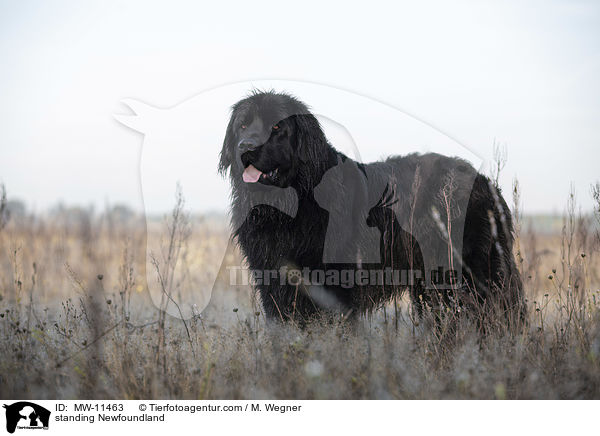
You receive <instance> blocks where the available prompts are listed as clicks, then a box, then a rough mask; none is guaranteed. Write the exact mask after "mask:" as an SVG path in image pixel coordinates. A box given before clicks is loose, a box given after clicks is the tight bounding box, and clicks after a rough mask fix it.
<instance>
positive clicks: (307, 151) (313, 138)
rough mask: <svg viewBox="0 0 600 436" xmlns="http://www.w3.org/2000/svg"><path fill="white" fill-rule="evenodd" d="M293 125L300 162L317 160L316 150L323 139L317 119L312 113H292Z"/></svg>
mask: <svg viewBox="0 0 600 436" xmlns="http://www.w3.org/2000/svg"><path fill="white" fill-rule="evenodd" d="M291 118H292V120H293V121H294V125H295V138H296V150H297V152H298V158H299V159H300V160H301V161H302V162H310V161H312V162H315V161H317V160H318V158H319V156H318V151H319V149H320V147H321V145H322V143H323V142H324V141H325V135H324V133H323V130H322V129H321V125H320V124H319V121H318V120H317V119H316V118H315V116H314V115H312V114H299V115H293V116H292V117H291Z"/></svg>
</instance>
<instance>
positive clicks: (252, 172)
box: [219, 92, 326, 188]
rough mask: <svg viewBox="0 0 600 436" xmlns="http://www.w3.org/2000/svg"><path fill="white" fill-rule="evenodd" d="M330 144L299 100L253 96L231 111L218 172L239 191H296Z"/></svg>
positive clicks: (273, 95)
mask: <svg viewBox="0 0 600 436" xmlns="http://www.w3.org/2000/svg"><path fill="white" fill-rule="evenodd" d="M325 142H326V139H325V136H324V134H323V131H322V129H321V126H320V125H319V122H318V121H317V119H316V118H315V117H314V116H313V115H312V114H311V113H310V112H309V110H308V108H307V107H306V105H305V104H304V103H302V102H300V101H299V100H297V99H296V98H294V97H292V96H290V95H287V94H280V93H275V92H254V93H253V94H251V95H250V96H249V97H247V98H245V99H243V100H241V101H239V102H238V103H236V104H235V105H234V106H233V108H232V114H231V119H230V121H229V125H228V126H227V132H226V134H225V140H224V142H223V149H222V150H221V156H220V162H219V172H221V174H224V173H225V172H226V171H227V170H228V169H229V170H230V174H231V178H232V181H233V183H234V184H235V185H237V186H246V187H254V186H257V185H258V186H259V185H271V186H277V187H281V188H286V187H288V186H293V185H294V182H295V181H296V180H297V179H298V178H299V175H300V174H301V173H302V172H303V167H305V166H306V164H307V163H309V162H310V163H309V165H312V166H314V165H315V163H316V162H317V161H318V160H319V149H320V148H323V144H324V143H325Z"/></svg>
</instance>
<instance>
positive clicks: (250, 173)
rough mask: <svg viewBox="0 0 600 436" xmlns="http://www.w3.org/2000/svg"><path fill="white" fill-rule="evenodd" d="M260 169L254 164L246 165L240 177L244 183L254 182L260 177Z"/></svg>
mask: <svg viewBox="0 0 600 436" xmlns="http://www.w3.org/2000/svg"><path fill="white" fill-rule="evenodd" d="M261 174H262V171H260V170H258V169H256V168H255V167H254V165H248V168H246V169H245V170H244V174H242V179H244V182H246V183H256V182H258V179H259V178H260V175H261Z"/></svg>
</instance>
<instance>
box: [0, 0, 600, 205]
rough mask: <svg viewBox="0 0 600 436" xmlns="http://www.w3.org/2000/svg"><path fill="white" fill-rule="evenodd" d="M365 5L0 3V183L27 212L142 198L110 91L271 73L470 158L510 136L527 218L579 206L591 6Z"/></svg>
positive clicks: (176, 90)
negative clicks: (358, 104) (449, 143)
mask: <svg viewBox="0 0 600 436" xmlns="http://www.w3.org/2000/svg"><path fill="white" fill-rule="evenodd" d="M361 4H362V5H363V6H362V7H359V6H358V5H356V6H355V5H351V4H350V2H346V3H339V5H337V6H329V5H326V4H325V2H323V1H318V2H309V1H303V2H301V3H299V2H295V6H293V5H292V4H285V5H284V3H283V2H280V1H279V2H259V1H252V2H245V3H239V4H235V3H226V2H210V4H209V3H207V4H206V5H201V4H200V3H198V2H196V3H195V4H192V3H180V2H175V1H169V2H164V3H162V4H159V3H156V4H155V3H151V2H148V1H140V2H127V3H117V2H114V3H113V2H108V1H103V2H96V3H95V4H92V3H91V2H75V1H73V2H58V1H55V2H4V1H0V59H1V60H2V61H1V62H2V64H1V68H0V111H1V112H0V180H2V181H3V182H4V183H5V184H6V187H7V189H8V192H9V196H11V197H16V198H20V199H22V200H24V201H25V202H26V203H27V204H28V206H30V207H32V208H34V209H35V210H38V211H40V210H44V209H46V208H47V207H50V206H52V205H53V204H55V203H56V202H58V201H63V202H65V203H67V204H80V205H87V204H95V205H96V207H103V206H104V204H106V203H107V202H110V203H113V204H114V203H126V204H129V205H131V206H134V207H137V208H141V207H142V199H141V189H140V174H139V170H138V168H139V159H140V157H139V156H140V148H141V144H142V136H141V135H139V134H137V133H135V132H133V131H132V130H129V129H127V128H126V127H124V126H122V125H120V124H119V123H118V122H117V121H115V120H114V118H113V114H114V113H119V112H121V113H122V112H125V110H124V108H123V106H122V105H121V104H120V103H119V101H120V100H122V99H123V98H128V97H129V98H134V99H138V100H141V101H144V102H147V103H150V104H152V105H155V106H158V107H170V106H174V105H176V104H178V103H181V102H184V101H186V100H188V99H190V98H192V97H194V96H196V95H198V94H199V93H201V92H202V91H205V90H208V89H214V88H216V87H218V86H220V85H224V84H230V83H234V82H243V81H249V80H261V79H280V80H289V81H304V82H313V83H317V84H321V85H329V86H332V87H335V88H341V89H344V90H346V91H350V92H353V93H356V94H360V95H363V96H367V97H370V98H372V99H374V100H377V101H380V102H384V103H387V104H390V105H392V106H394V107H396V108H399V109H402V110H403V111H405V112H406V113H408V114H411V115H413V116H415V117H417V118H418V119H421V120H424V121H426V122H428V123H430V124H431V125H433V126H436V127H437V128H438V129H440V130H441V131H443V132H446V133H448V134H449V135H451V136H452V137H454V138H456V139H457V140H458V141H459V142H460V143H462V144H465V145H466V146H467V147H469V149H470V150H472V151H474V152H475V153H476V154H477V155H478V156H480V157H482V158H483V159H489V158H490V157H491V155H492V143H493V141H494V139H496V140H497V141H499V142H500V143H504V144H506V146H507V149H508V157H509V161H508V165H507V167H506V168H505V170H504V174H503V178H502V180H501V182H502V183H501V184H502V186H503V187H504V190H505V192H507V194H508V193H510V186H511V180H512V178H513V177H515V176H516V177H518V178H519V180H520V182H521V186H522V188H523V202H524V206H525V211H526V212H530V213H533V212H541V211H543V212H552V211H562V209H563V206H564V204H565V200H566V198H567V195H568V190H569V185H570V183H571V182H572V183H573V184H574V186H575V188H576V190H577V193H578V198H579V201H580V204H581V205H582V206H583V207H584V208H586V209H587V208H590V207H591V199H590V195H589V186H590V184H591V183H592V182H594V181H596V180H598V179H600V173H599V171H598V170H597V168H598V162H600V151H599V150H600V128H599V122H600V84H599V81H598V79H597V78H598V77H600V3H598V2H578V1H575V2H562V3H559V2H551V1H543V2H512V3H511V2H502V3H500V2H497V3H487V2H452V4H450V2H407V3H405V4H396V3H395V4H394V5H392V4H391V3H390V4H386V3H378V2H374V1H370V2H362V3H361ZM299 97H300V98H302V97H303V96H302V95H299ZM305 100H306V102H307V103H308V104H311V101H309V100H308V99H306V98H305ZM229 103H233V101H232V102H229ZM325 115H327V114H325ZM385 128H390V126H385ZM391 128H392V129H393V126H391ZM392 134H394V131H393V130H391V133H390V134H389V135H392ZM374 137H376V136H374ZM389 137H391V136H389ZM220 146H221V144H220V143H216V144H214V147H215V150H218V149H219V148H220ZM359 148H360V145H359ZM391 152H394V150H391ZM402 152H404V150H402ZM211 177H212V176H211ZM217 178H218V176H217V175H216V172H215V173H214V180H215V183H217V180H218V179H217ZM219 183H220V181H219ZM221 200H222V201H221V203H222V204H225V203H226V199H221ZM216 204H218V201H217V202H213V203H210V204H207V206H206V208H207V209H212V208H214V207H215V205H216ZM170 206H171V205H170V203H169V202H168V201H167V200H165V204H164V206H163V207H164V209H168V208H169V207H170ZM156 207H158V208H160V207H161V204H160V203H159V204H157V206H156Z"/></svg>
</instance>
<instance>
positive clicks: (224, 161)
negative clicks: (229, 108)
mask: <svg viewBox="0 0 600 436" xmlns="http://www.w3.org/2000/svg"><path fill="white" fill-rule="evenodd" d="M233 119H234V116H233V114H232V115H231V119H230V120H229V124H228V125H227V130H226V131H225V139H224V140H223V148H222V149H221V153H220V154H219V167H218V170H219V174H221V175H222V176H224V175H225V173H226V172H227V170H228V169H229V167H230V166H231V164H232V162H233V146H232V144H231V141H233V136H234V135H233Z"/></svg>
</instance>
